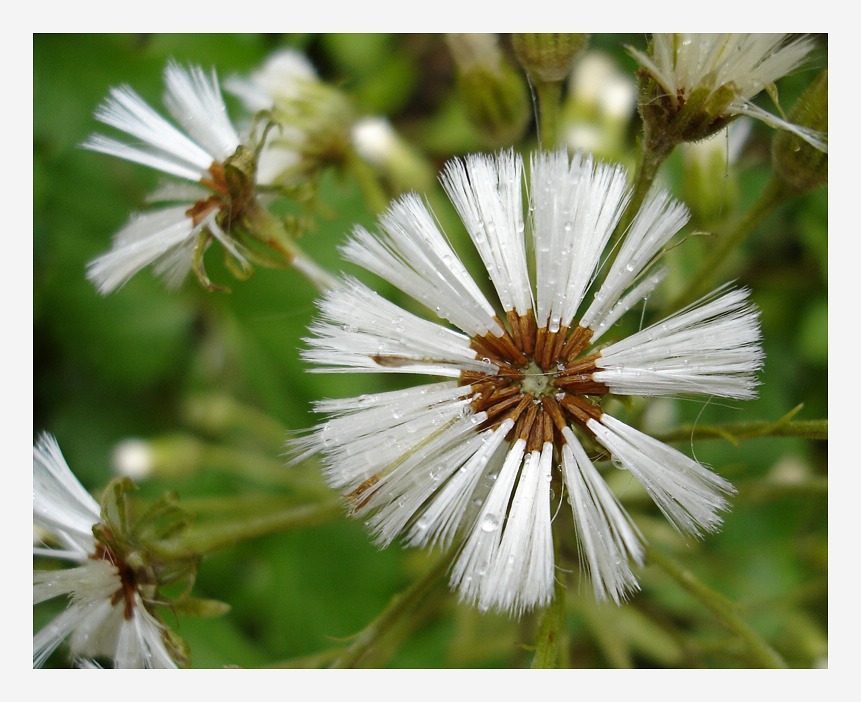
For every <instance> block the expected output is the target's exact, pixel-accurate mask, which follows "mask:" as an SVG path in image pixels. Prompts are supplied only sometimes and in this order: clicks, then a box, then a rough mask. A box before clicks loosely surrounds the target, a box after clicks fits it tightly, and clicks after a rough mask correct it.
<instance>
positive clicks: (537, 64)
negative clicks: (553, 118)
mask: <svg viewBox="0 0 861 702" xmlns="http://www.w3.org/2000/svg"><path fill="white" fill-rule="evenodd" d="M511 43H512V45H513V46H514V52H515V53H516V54H517V59H518V60H519V61H520V65H521V66H523V68H524V69H525V70H526V72H527V73H528V74H529V77H530V78H531V79H532V80H533V82H536V83H537V82H544V83H557V82H560V81H563V80H565V79H566V78H567V77H568V74H569V73H570V72H571V66H572V65H573V63H574V61H575V60H576V59H577V58H578V57H579V56H580V54H582V53H583V52H584V51H585V50H586V46H587V45H588V44H589V35H588V34H512V35H511Z"/></svg>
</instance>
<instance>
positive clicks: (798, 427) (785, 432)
mask: <svg viewBox="0 0 861 702" xmlns="http://www.w3.org/2000/svg"><path fill="white" fill-rule="evenodd" d="M767 436H780V437H794V438H798V439H812V440H814V441H827V440H828V420H827V419H808V420H800V421H797V422H786V423H783V424H781V423H779V422H764V421H756V422H734V423H731V424H715V425H710V424H696V425H694V424H684V425H682V426H680V427H679V428H678V429H674V430H673V431H670V432H666V433H664V434H660V435H657V436H656V438H658V439H660V440H661V441H663V442H664V443H674V442H676V441H687V440H690V439H726V440H727V441H729V442H730V443H732V444H736V445H738V442H739V441H745V440H747V439H759V438H763V437H767Z"/></svg>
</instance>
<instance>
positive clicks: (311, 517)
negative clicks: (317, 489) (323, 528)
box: [154, 500, 343, 558]
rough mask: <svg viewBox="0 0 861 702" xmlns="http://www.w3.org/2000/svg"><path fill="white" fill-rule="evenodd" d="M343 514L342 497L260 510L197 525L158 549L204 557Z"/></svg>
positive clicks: (181, 555)
mask: <svg viewBox="0 0 861 702" xmlns="http://www.w3.org/2000/svg"><path fill="white" fill-rule="evenodd" d="M341 514H343V506H342V504H341V502H340V500H330V501H328V502H322V503H320V504H311V505H301V506H298V507H297V506H296V505H295V504H291V505H288V506H286V507H285V506H282V507H280V508H278V509H274V510H272V511H271V512H262V513H261V512H256V513H254V514H251V515H248V516H247V517H243V518H237V519H233V520H231V521H227V522H218V523H214V524H206V525H203V526H199V527H193V528H191V529H189V530H188V531H186V532H185V533H184V534H182V535H181V536H176V537H174V538H171V539H165V540H163V541H160V542H158V543H157V544H155V545H154V549H155V550H156V551H157V552H158V553H159V554H160V555H161V556H163V557H165V558H188V557H191V556H202V555H205V554H208V553H212V552H214V551H218V550H220V549H223V548H227V547H228V546H233V545H234V544H237V543H240V542H241V541H247V540H249V539H256V538H259V537H261V536H268V535H270V534H277V533H280V532H283V531H289V530H291V529H298V528H302V527H308V526H313V525H315V524H320V523H322V522H326V521H329V520H330V519H335V518H337V517H339V516H340V515H341Z"/></svg>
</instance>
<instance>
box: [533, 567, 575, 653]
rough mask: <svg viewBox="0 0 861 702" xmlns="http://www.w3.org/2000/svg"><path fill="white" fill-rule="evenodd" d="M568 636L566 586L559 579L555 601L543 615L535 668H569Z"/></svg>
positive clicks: (554, 596)
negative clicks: (566, 627) (566, 625)
mask: <svg viewBox="0 0 861 702" xmlns="http://www.w3.org/2000/svg"><path fill="white" fill-rule="evenodd" d="M566 644H567V636H566V629H565V587H564V586H563V584H562V583H561V582H560V581H559V580H558V579H557V580H556V590H555V592H554V595H553V601H552V602H551V603H550V604H549V605H547V607H546V608H545V609H544V612H543V613H542V615H541V624H540V625H539V627H538V638H537V640H536V642H535V657H534V658H533V659H532V667H533V668H567V667H568V661H567V658H568V656H567V645H566Z"/></svg>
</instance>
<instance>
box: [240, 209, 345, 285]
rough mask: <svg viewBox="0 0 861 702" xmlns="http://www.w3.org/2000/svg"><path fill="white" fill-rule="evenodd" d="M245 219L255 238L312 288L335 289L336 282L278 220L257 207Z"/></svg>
mask: <svg viewBox="0 0 861 702" xmlns="http://www.w3.org/2000/svg"><path fill="white" fill-rule="evenodd" d="M247 219H248V221H249V230H250V231H252V232H254V236H255V238H257V239H258V240H260V241H262V242H263V243H264V244H266V245H267V246H268V247H269V248H271V249H272V250H273V251H275V252H276V253H277V254H278V255H279V256H280V257H281V259H282V260H283V261H284V263H285V264H286V265H287V266H289V267H292V268H295V269H296V270H297V271H299V272H300V273H301V274H302V275H304V276H305V277H306V278H307V279H308V280H309V281H310V282H311V283H312V284H313V285H314V287H316V288H317V289H318V290H320V291H321V292H325V291H327V290H331V289H333V288H335V287H337V285H338V281H337V280H336V279H335V278H334V277H333V276H332V275H331V274H330V273H329V272H328V271H326V270H324V269H323V268H321V267H320V266H319V265H317V263H316V262H315V261H314V260H313V259H312V258H311V257H310V256H308V254H307V253H305V251H303V250H302V248H301V247H300V246H299V244H297V243H296V240H295V239H294V238H293V237H292V236H290V233H289V232H288V231H287V229H286V228H285V227H284V224H283V223H282V222H281V220H280V219H278V218H277V217H275V216H274V215H272V214H271V213H270V212H268V211H267V210H266V209H265V208H263V207H259V206H258V207H255V208H254V210H253V211H252V212H250V213H249V214H248V215H247Z"/></svg>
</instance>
